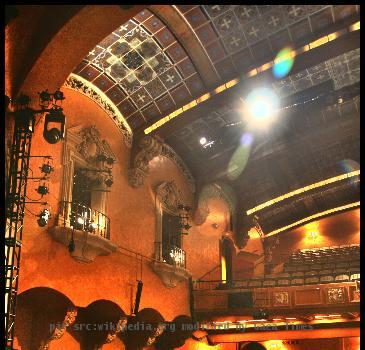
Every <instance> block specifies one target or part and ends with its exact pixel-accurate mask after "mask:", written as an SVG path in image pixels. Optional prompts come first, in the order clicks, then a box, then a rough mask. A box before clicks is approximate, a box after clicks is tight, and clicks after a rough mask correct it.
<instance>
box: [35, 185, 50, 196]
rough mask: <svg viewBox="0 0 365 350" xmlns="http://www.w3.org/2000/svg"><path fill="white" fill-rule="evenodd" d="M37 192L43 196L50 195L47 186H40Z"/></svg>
mask: <svg viewBox="0 0 365 350" xmlns="http://www.w3.org/2000/svg"><path fill="white" fill-rule="evenodd" d="M37 192H38V193H39V194H41V195H42V196H44V195H45V194H47V193H49V191H48V187H47V186H46V185H40V186H38V188H37Z"/></svg>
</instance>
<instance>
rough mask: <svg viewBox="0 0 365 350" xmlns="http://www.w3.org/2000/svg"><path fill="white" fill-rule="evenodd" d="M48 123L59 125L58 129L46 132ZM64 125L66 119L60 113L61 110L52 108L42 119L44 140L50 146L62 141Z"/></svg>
mask: <svg viewBox="0 0 365 350" xmlns="http://www.w3.org/2000/svg"><path fill="white" fill-rule="evenodd" d="M49 123H58V124H60V129H57V128H52V129H50V130H48V124H49ZM65 124H66V117H65V115H64V114H63V113H62V109H61V108H52V110H51V111H50V112H49V113H48V114H47V115H46V116H45V119H44V130H43V137H44V139H45V140H46V141H47V142H48V143H51V144H54V143H57V142H58V141H60V140H63V139H64V137H65Z"/></svg>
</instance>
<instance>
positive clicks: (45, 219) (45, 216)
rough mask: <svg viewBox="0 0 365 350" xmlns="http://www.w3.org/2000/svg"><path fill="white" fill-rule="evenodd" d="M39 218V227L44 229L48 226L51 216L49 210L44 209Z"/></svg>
mask: <svg viewBox="0 0 365 350" xmlns="http://www.w3.org/2000/svg"><path fill="white" fill-rule="evenodd" d="M38 216H39V219H38V220H37V222H38V225H39V226H40V227H44V226H46V225H47V224H48V219H49V218H50V216H51V214H50V212H49V210H48V209H43V210H42V211H41V213H40V214H39V215H38Z"/></svg>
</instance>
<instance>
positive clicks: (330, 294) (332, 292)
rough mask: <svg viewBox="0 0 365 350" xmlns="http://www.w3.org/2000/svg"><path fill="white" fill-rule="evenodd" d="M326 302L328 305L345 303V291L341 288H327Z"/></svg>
mask: <svg viewBox="0 0 365 350" xmlns="http://www.w3.org/2000/svg"><path fill="white" fill-rule="evenodd" d="M327 300H328V303H329V304H334V303H343V302H344V301H345V290H344V288H343V287H338V288H328V289H327Z"/></svg>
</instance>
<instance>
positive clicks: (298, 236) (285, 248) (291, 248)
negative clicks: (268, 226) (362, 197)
mask: <svg viewBox="0 0 365 350" xmlns="http://www.w3.org/2000/svg"><path fill="white" fill-rule="evenodd" d="M311 230H314V231H317V232H318V233H319V235H318V239H317V240H316V241H314V242H313V241H312V240H310V239H308V238H307V233H308V232H310V231H311ZM278 237H279V239H280V243H279V245H278V246H277V248H276V249H275V250H274V251H273V263H274V264H276V265H278V264H281V263H283V262H285V261H286V260H287V259H288V257H289V255H290V254H291V253H293V252H295V251H296V250H298V249H305V248H319V247H329V246H338V245H342V244H352V243H354V244H355V243H356V244H359V243H360V209H354V210H350V211H347V212H344V213H340V214H337V215H334V216H330V217H327V218H324V219H322V220H318V221H315V222H313V223H309V224H307V225H304V226H301V227H299V228H297V229H295V230H291V231H288V232H286V233H282V234H279V235H278ZM275 238H276V236H273V237H272V238H271V239H275Z"/></svg>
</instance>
